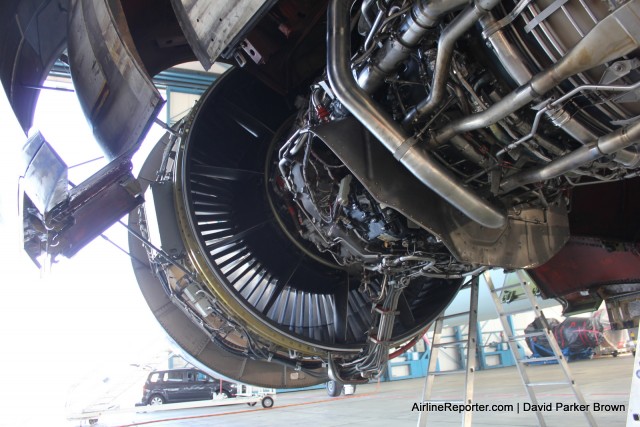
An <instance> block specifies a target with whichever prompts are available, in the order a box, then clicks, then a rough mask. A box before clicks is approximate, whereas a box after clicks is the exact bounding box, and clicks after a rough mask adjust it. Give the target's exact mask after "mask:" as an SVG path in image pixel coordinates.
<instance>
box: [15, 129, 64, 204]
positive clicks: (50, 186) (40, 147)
mask: <svg viewBox="0 0 640 427" xmlns="http://www.w3.org/2000/svg"><path fill="white" fill-rule="evenodd" d="M22 152H23V154H22V161H23V163H24V169H23V170H24V171H25V172H24V179H23V181H22V188H23V189H24V192H25V193H26V194H27V195H28V196H29V198H30V199H31V201H32V202H33V204H34V206H35V207H36V208H37V209H38V211H40V212H42V213H43V214H47V213H48V212H49V211H50V210H51V209H53V208H54V207H55V206H56V205H58V204H60V203H62V202H63V201H64V200H66V199H67V196H68V192H67V190H68V188H69V180H68V178H67V165H66V164H65V163H64V161H63V160H62V159H61V158H60V156H59V155H58V153H56V152H55V151H54V150H53V148H51V146H50V145H49V143H48V142H47V141H45V139H44V137H43V136H42V134H41V133H40V132H38V133H36V134H35V135H34V136H32V137H31V138H29V141H27V143H26V144H25V146H24V148H23V150H22Z"/></svg>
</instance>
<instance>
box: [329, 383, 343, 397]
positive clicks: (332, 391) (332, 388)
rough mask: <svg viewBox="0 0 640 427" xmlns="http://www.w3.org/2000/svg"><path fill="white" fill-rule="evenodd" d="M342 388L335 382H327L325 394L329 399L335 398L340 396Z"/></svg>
mask: <svg viewBox="0 0 640 427" xmlns="http://www.w3.org/2000/svg"><path fill="white" fill-rule="evenodd" d="M343 388H344V386H343V385H342V384H340V383H339V382H337V381H333V380H329V381H327V394H328V395H329V396H331V397H337V396H340V395H341V394H342V389H343Z"/></svg>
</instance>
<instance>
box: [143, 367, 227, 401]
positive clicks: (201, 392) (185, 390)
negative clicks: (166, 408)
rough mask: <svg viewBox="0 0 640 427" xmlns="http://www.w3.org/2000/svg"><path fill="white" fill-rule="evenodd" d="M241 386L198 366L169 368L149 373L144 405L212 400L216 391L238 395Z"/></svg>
mask: <svg viewBox="0 0 640 427" xmlns="http://www.w3.org/2000/svg"><path fill="white" fill-rule="evenodd" d="M236 393H237V386H236V384H234V383H231V382H229V381H225V380H221V379H217V378H213V377H211V376H209V375H207V374H205V373H204V372H202V371H199V370H197V369H190V368H185V369H169V370H166V371H154V372H151V373H150V374H149V376H148V377H147V381H146V382H145V384H144V387H143V388H142V401H141V405H162V404H164V403H174V402H186V401H191V400H206V399H212V398H213V396H214V394H219V395H221V396H223V397H236Z"/></svg>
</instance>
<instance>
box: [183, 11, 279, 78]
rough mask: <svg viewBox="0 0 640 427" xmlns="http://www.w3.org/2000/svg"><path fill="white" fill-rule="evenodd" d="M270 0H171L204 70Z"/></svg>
mask: <svg viewBox="0 0 640 427" xmlns="http://www.w3.org/2000/svg"><path fill="white" fill-rule="evenodd" d="M273 3H274V1H273V0H238V1H235V2H211V1H198V0H171V4H172V6H173V9H174V10H175V12H176V15H177V17H178V22H180V26H181V27H182V31H184V34H185V37H186V38H187V41H188V42H189V45H190V46H191V48H192V49H193V52H194V53H195V55H196V58H198V61H200V63H201V64H202V66H203V67H204V68H205V69H207V70H208V69H209V68H210V67H211V66H212V65H213V63H214V61H215V60H216V59H217V58H218V57H219V56H220V55H221V54H222V52H223V51H224V50H225V49H226V48H227V47H228V46H233V45H235V44H236V43H237V42H238V41H240V39H241V38H242V35H243V34H244V33H245V31H246V29H247V28H250V27H251V24H253V23H254V22H255V20H256V17H260V16H262V12H263V11H264V10H266V9H268V8H269V7H270V6H271V5H272V4H273Z"/></svg>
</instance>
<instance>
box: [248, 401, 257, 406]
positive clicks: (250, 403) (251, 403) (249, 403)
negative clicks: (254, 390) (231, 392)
mask: <svg viewBox="0 0 640 427" xmlns="http://www.w3.org/2000/svg"><path fill="white" fill-rule="evenodd" d="M256 403H257V402H248V403H247V405H249V406H256Z"/></svg>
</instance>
